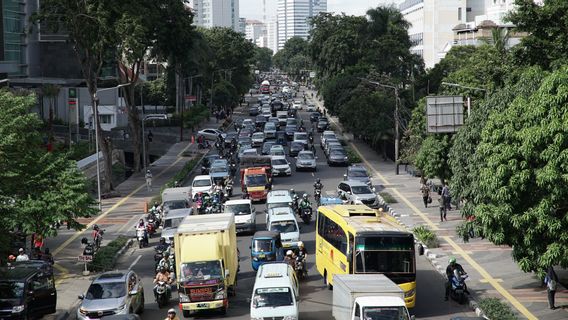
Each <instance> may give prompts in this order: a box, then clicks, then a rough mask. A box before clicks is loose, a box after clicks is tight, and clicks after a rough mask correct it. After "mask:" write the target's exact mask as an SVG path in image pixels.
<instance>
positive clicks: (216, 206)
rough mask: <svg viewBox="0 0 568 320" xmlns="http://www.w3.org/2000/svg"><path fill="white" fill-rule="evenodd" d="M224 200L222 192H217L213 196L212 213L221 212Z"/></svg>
mask: <svg viewBox="0 0 568 320" xmlns="http://www.w3.org/2000/svg"><path fill="white" fill-rule="evenodd" d="M222 199H223V194H222V193H221V192H216V193H214V194H213V198H212V202H211V212H217V213H219V212H221V201H222Z"/></svg>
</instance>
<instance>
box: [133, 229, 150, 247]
mask: <svg viewBox="0 0 568 320" xmlns="http://www.w3.org/2000/svg"><path fill="white" fill-rule="evenodd" d="M136 239H137V240H138V247H139V248H140V249H142V248H143V247H147V246H148V238H147V234H146V228H137V229H136Z"/></svg>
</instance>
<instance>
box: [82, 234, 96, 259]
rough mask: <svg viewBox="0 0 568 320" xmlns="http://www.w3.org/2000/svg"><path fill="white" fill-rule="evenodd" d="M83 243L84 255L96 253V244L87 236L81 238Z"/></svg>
mask: <svg viewBox="0 0 568 320" xmlns="http://www.w3.org/2000/svg"><path fill="white" fill-rule="evenodd" d="M81 244H82V245H84V246H85V249H83V255H84V256H94V255H95V245H94V244H93V243H92V242H89V239H87V238H83V239H81Z"/></svg>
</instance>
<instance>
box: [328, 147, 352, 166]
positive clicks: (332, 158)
mask: <svg viewBox="0 0 568 320" xmlns="http://www.w3.org/2000/svg"><path fill="white" fill-rule="evenodd" d="M327 164H328V165H329V166H348V165H349V158H348V157H347V153H345V152H343V151H341V150H333V151H331V152H330V153H329V156H328V157H327Z"/></svg>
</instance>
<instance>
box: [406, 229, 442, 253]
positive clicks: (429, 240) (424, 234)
mask: <svg viewBox="0 0 568 320" xmlns="http://www.w3.org/2000/svg"><path fill="white" fill-rule="evenodd" d="M412 232H413V233H414V235H416V237H417V238H418V240H420V241H422V243H423V244H424V245H426V246H427V247H428V248H437V247H438V246H439V241H438V236H436V234H435V233H434V232H432V230H430V229H428V228H427V227H425V226H418V227H414V228H413V229H412Z"/></svg>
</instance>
